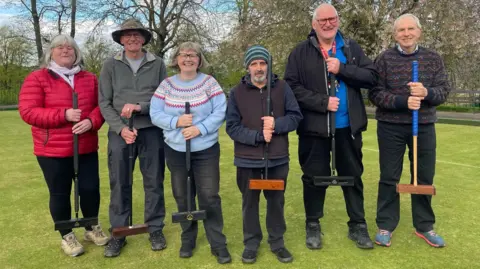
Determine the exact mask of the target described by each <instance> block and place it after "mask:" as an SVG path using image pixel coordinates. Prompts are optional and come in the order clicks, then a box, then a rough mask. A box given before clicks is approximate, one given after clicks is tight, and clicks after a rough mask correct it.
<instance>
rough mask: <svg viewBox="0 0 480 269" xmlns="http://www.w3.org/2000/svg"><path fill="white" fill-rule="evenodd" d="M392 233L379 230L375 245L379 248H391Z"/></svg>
mask: <svg viewBox="0 0 480 269" xmlns="http://www.w3.org/2000/svg"><path fill="white" fill-rule="evenodd" d="M391 240H392V232H390V231H387V230H382V229H379V230H378V233H377V235H375V244H377V245H379V246H384V247H389V246H390V245H391V244H392V241H391Z"/></svg>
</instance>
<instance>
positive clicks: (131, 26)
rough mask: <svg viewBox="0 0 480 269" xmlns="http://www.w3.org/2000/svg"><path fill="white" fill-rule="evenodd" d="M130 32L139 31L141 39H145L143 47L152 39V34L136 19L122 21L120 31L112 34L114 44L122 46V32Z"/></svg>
mask: <svg viewBox="0 0 480 269" xmlns="http://www.w3.org/2000/svg"><path fill="white" fill-rule="evenodd" d="M131 30H136V31H139V32H140V33H141V34H142V35H143V38H144V39H145V43H143V45H147V44H148V42H150V39H152V33H150V31H148V30H147V29H145V27H143V25H142V23H141V22H140V21H138V20H137V19H128V20H126V21H124V22H123V23H122V25H121V26H120V29H119V30H116V31H114V32H113V33H112V38H113V40H114V41H115V42H117V43H118V44H120V45H122V44H121V43H120V37H121V36H122V34H123V32H125V31H131Z"/></svg>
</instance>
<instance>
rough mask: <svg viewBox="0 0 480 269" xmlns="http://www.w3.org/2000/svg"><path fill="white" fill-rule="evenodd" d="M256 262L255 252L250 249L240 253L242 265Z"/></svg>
mask: <svg viewBox="0 0 480 269" xmlns="http://www.w3.org/2000/svg"><path fill="white" fill-rule="evenodd" d="M256 261H257V251H256V250H251V249H244V250H243V253H242V262H243V263H255V262H256Z"/></svg>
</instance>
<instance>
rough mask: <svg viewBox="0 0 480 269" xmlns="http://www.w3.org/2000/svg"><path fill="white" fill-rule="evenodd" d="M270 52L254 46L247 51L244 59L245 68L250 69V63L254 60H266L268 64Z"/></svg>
mask: <svg viewBox="0 0 480 269" xmlns="http://www.w3.org/2000/svg"><path fill="white" fill-rule="evenodd" d="M269 55H270V52H268V50H267V49H266V48H264V47H262V46H260V45H253V46H251V47H249V48H248V49H247V51H246V52H245V56H244V57H243V64H244V66H245V68H248V66H249V65H250V63H251V62H252V61H254V60H265V62H267V63H268V56H269Z"/></svg>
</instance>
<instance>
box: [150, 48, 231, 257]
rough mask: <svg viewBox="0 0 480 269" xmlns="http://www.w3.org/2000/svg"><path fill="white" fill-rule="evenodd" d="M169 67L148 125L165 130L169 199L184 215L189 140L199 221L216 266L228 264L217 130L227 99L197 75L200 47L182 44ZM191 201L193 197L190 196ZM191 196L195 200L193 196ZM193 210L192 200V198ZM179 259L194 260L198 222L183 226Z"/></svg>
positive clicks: (212, 81)
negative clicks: (174, 71) (171, 69)
mask: <svg viewBox="0 0 480 269" xmlns="http://www.w3.org/2000/svg"><path fill="white" fill-rule="evenodd" d="M172 56H173V58H172V61H171V65H170V66H171V67H174V68H175V69H177V70H178V71H179V72H178V74H176V75H174V76H171V77H169V78H166V79H165V80H164V81H163V82H162V83H161V84H160V86H159V87H158V89H157V90H156V92H155V94H154V95H153V97H152V101H151V105H150V117H151V118H152V123H153V124H155V125H156V126H158V127H160V128H162V129H163V133H164V136H165V159H166V163H167V167H168V169H169V170H170V173H171V181H172V191H173V196H174V197H175V200H176V202H177V206H178V210H179V212H185V211H187V191H186V189H187V184H186V179H187V169H186V160H185V151H186V143H185V141H186V140H191V172H192V175H191V176H192V179H193V182H192V184H195V186H194V188H193V189H195V190H196V193H198V203H199V208H200V209H201V210H206V213H207V219H205V220H204V221H203V224H204V227H205V233H206V235H207V239H208V241H209V243H210V247H211V252H212V254H213V255H214V256H215V257H216V258H217V261H218V262H219V263H229V262H230V261H231V256H230V253H229V252H228V250H227V245H226V238H225V235H224V234H223V216H222V206H221V199H220V196H219V194H218V192H219V185H220V184H219V183H220V168H219V161H220V160H219V159H220V145H219V143H218V129H219V128H220V126H221V125H222V123H223V121H224V120H225V112H226V98H225V94H224V93H223V91H222V88H221V87H220V85H219V84H218V82H217V81H216V80H215V79H214V78H213V77H211V76H209V75H206V74H203V73H201V72H199V69H200V68H202V67H205V66H206V65H207V62H206V60H205V57H204V55H203V53H202V49H201V47H200V45H198V44H196V43H193V42H185V43H182V44H181V45H180V46H179V47H178V48H177V50H176V51H175V52H174V54H172ZM185 102H189V103H190V114H185ZM194 195H195V194H194ZM194 195H193V196H194ZM192 201H193V202H192V206H193V207H195V202H194V201H195V198H194V197H192ZM181 227H182V231H183V232H182V235H181V241H182V246H181V248H180V257H182V258H189V257H191V256H192V255H193V249H194V248H195V245H196V238H197V233H198V223H197V222H196V221H188V222H182V223H181Z"/></svg>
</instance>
